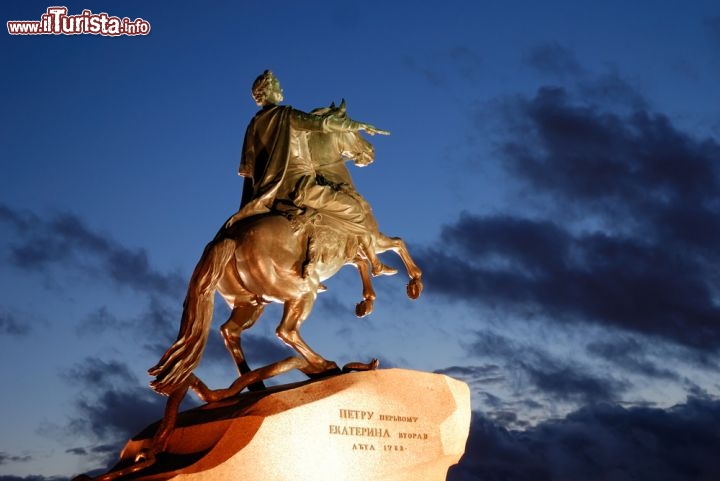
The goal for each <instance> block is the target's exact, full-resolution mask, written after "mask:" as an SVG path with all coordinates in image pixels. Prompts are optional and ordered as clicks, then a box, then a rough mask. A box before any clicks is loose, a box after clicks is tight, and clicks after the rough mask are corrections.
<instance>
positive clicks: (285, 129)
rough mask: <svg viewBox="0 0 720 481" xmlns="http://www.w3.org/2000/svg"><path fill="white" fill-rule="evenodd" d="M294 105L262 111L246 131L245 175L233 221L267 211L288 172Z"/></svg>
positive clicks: (242, 163) (242, 170)
mask: <svg viewBox="0 0 720 481" xmlns="http://www.w3.org/2000/svg"><path fill="white" fill-rule="evenodd" d="M292 111H293V108H292V107H290V106H280V105H274V106H271V107H267V108H264V109H262V110H260V111H259V112H258V113H257V114H255V117H253V119H252V120H251V121H250V125H248V128H247V130H246V131H245V140H244V142H243V150H242V155H241V157H240V169H239V171H238V174H239V175H242V176H243V177H245V182H244V184H243V193H242V199H241V201H240V211H239V212H238V213H237V214H235V215H234V216H233V221H237V220H239V219H242V218H245V217H250V216H251V215H255V214H262V213H265V212H268V211H269V210H270V207H271V206H272V204H273V202H274V201H275V196H276V194H277V191H278V189H279V188H280V185H281V184H282V181H283V179H284V177H285V172H286V171H287V166H288V160H289V157H290V131H291V128H292V127H291V120H290V116H291V114H292Z"/></svg>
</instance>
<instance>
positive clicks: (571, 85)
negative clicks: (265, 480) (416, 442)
mask: <svg viewBox="0 0 720 481" xmlns="http://www.w3.org/2000/svg"><path fill="white" fill-rule="evenodd" d="M387 3H388V4H383V3H380V2H369V3H368V2H364V3H355V4H347V3H345V4H343V3H338V2H313V3H312V4H301V3H297V2H277V3H274V4H272V5H269V4H266V3H261V2H214V4H213V5H211V6H206V5H201V4H200V3H190V2H173V3H170V2H167V3H160V2H140V1H125V2H121V3H118V2H107V1H94V2H92V3H82V2H71V3H64V4H63V5H64V6H66V7H67V8H68V11H69V13H70V14H79V13H80V12H81V11H82V10H83V9H86V8H87V9H91V10H92V11H93V12H94V13H100V12H106V13H108V14H109V15H116V16H119V17H128V18H130V19H136V18H139V17H141V18H143V19H144V20H146V21H148V22H149V23H150V25H151V32H150V34H149V35H147V36H138V37H127V36H123V37H115V38H111V37H102V36H95V35H75V36H65V35H42V36H15V35H10V34H3V35H0V71H1V72H2V75H1V76H0V82H2V83H1V88H0V96H1V97H2V109H0V127H1V129H0V161H1V162H2V175H0V265H1V266H2V269H0V286H1V287H2V295H0V360H1V362H0V379H1V380H2V383H3V387H4V392H6V393H9V395H8V394H6V395H5V396H4V397H3V398H2V399H0V425H2V430H0V481H19V479H22V478H27V479H28V481H29V480H30V479H32V480H33V481H44V480H45V479H46V478H52V477H60V478H66V477H68V476H72V475H74V474H77V473H80V472H86V471H89V470H91V469H95V468H99V467H103V466H105V465H107V463H108V462H110V461H111V460H113V459H114V458H115V457H116V456H117V453H118V450H119V448H120V446H121V445H122V443H123V442H124V440H125V439H127V437H129V436H130V435H132V434H134V433H135V432H136V431H137V430H138V429H139V428H141V427H143V426H144V425H145V424H147V423H148V422H150V421H152V420H154V419H156V418H157V417H159V416H160V413H161V405H162V401H163V400H162V399H160V398H159V396H157V395H155V394H154V393H152V392H151V391H150V390H149V388H147V387H146V384H147V381H148V380H149V378H148V377H147V375H146V369H147V368H148V367H150V366H151V365H153V364H154V363H155V362H156V361H157V358H158V356H159V354H161V353H162V352H163V351H164V349H165V348H166V347H167V346H168V344H169V343H170V342H171V341H172V339H174V337H175V334H176V332H177V326H178V323H179V312H180V308H181V303H182V298H183V295H184V289H185V286H186V283H187V279H188V277H189V275H190V273H191V271H192V269H193V267H194V265H195V262H196V261H197V259H198V258H199V255H200V253H201V252H202V248H203V246H204V245H205V243H206V242H207V241H209V240H210V239H211V237H212V236H213V235H214V233H215V232H216V230H217V228H218V227H219V225H220V224H221V223H222V222H223V221H224V220H225V219H226V218H227V217H228V216H229V215H230V214H232V213H233V212H234V211H235V209H236V208H237V204H238V202H239V198H240V192H241V184H242V182H241V180H240V179H239V178H238V177H237V176H236V171H237V165H238V161H239V152H240V147H241V144H242V137H243V133H244V129H245V127H246V125H247V122H248V121H249V119H250V118H251V117H252V115H253V114H254V112H255V110H256V107H255V105H254V103H253V102H252V99H251V97H250V95H249V89H250V85H251V83H252V81H253V79H254V78H255V77H256V76H257V75H258V74H259V73H261V72H262V71H263V70H264V69H266V68H270V69H272V70H273V71H274V72H275V73H276V74H277V76H278V77H279V79H280V81H281V82H282V84H283V88H284V90H285V99H286V103H287V104H290V105H293V106H294V107H296V108H299V109H302V110H310V109H312V108H315V107H318V106H322V105H327V104H328V103H330V102H331V101H336V102H337V101H339V100H340V99H341V98H345V99H346V100H347V102H348V112H349V114H350V115H351V116H352V117H353V118H355V119H358V120H362V121H366V122H370V123H373V124H375V125H377V126H378V127H380V128H384V129H388V130H390V131H391V132H392V135H391V136H389V137H373V138H372V139H371V140H372V142H373V144H374V145H375V148H376V162H375V163H374V164H373V165H371V166H369V167H367V168H364V169H356V168H354V167H351V168H352V173H353V176H354V179H355V181H356V184H357V187H358V190H359V191H360V192H361V193H362V194H363V195H364V196H365V197H366V198H367V199H368V200H369V201H370V202H371V204H372V205H373V208H374V212H375V214H376V216H377V218H378V221H379V223H380V228H381V230H382V231H384V232H385V233H387V234H389V235H399V236H402V237H403V238H405V240H406V241H407V242H408V244H409V245H410V248H411V249H412V253H413V255H414V256H415V258H416V260H417V261H418V263H419V264H420V266H421V267H422V268H423V270H424V272H425V277H426V292H425V293H424V294H423V297H422V298H421V299H420V300H418V301H415V302H411V301H409V300H407V299H406V298H405V297H404V283H405V279H404V277H403V276H402V275H399V276H396V277H394V278H380V279H377V280H376V281H375V286H376V289H377V290H378V295H379V298H378V301H377V303H376V311H375V313H373V314H372V315H371V316H370V317H369V318H368V319H363V320H358V319H356V318H355V317H354V316H353V306H354V304H355V302H357V301H358V300H359V296H360V283H359V279H358V278H357V274H356V273H355V272H354V271H353V270H351V269H348V270H347V271H342V272H341V274H340V275H339V276H338V277H336V278H334V279H332V280H330V281H328V282H327V284H328V287H329V288H330V289H329V292H327V293H324V294H323V295H322V296H321V297H320V299H319V301H318V304H317V305H316V308H315V310H314V311H313V314H312V315H311V317H310V319H309V320H308V322H307V323H306V324H305V325H304V326H303V335H304V337H305V338H306V339H307V341H308V342H309V343H310V344H311V345H312V346H313V347H314V348H315V349H316V350H318V351H319V352H320V353H322V354H323V355H324V356H326V357H328V358H330V359H335V360H337V361H338V362H339V363H344V362H348V361H351V360H358V359H359V360H364V359H369V358H370V357H379V358H380V359H381V361H382V362H383V364H384V365H385V366H398V367H405V368H410V369H420V370H427V371H438V372H444V373H447V374H449V375H452V376H454V377H457V378H460V379H463V380H465V381H466V382H468V383H469V384H470V386H471V389H472V393H473V409H474V415H473V425H472V429H471V437H470V441H469V444H468V451H467V454H466V456H465V458H464V459H463V461H462V462H461V464H460V466H458V467H457V468H455V469H454V470H453V472H452V474H451V477H450V479H454V480H475V479H481V480H495V479H507V480H525V479H534V480H560V479H562V480H567V479H571V480H585V479H604V480H626V479H659V480H673V481H674V480H688V479H718V478H720V465H718V462H717V460H716V459H715V458H716V453H717V452H718V450H720V434H718V433H720V376H719V375H718V367H719V365H720V300H719V299H720V297H719V288H720V279H719V278H718V276H717V272H718V267H719V266H720V256H719V255H718V254H717V246H718V245H720V242H719V241H720V220H719V219H720V216H719V215H718V214H720V189H719V188H718V187H720V185H719V184H720V172H719V171H718V168H719V165H718V162H720V113H718V108H717V106H718V105H720V87H719V85H720V82H719V81H718V79H720V53H719V52H720V6H718V5H717V2H709V1H708V2H692V3H691V4H687V2H680V1H653V2H650V1H641V2H632V4H631V5H628V2H620V1H607V2H569V1H557V2H544V3H542V4H539V3H538V2H531V1H510V2H503V3H502V5H499V4H490V3H488V2H461V1H446V2H442V3H440V4H436V3H427V4H417V3H414V2H392V3H390V2H387ZM52 5H53V4H45V3H40V2H37V1H24V2H12V3H11V2H5V3H3V4H2V6H0V12H2V19H3V21H4V22H7V21H12V20H39V19H40V17H41V15H42V14H43V13H45V11H46V9H47V8H48V7H50V6H52ZM384 259H386V260H387V261H388V262H396V261H395V259H393V256H392V255H387V256H386V257H384ZM226 315H227V310H226V309H225V308H224V306H219V307H218V308H217V321H216V322H217V325H219V324H220V323H221V322H222V321H223V320H224V319H223V318H224V316H226ZM279 316H280V311H279V310H278V309H276V308H273V309H268V310H267V311H266V313H265V314H264V316H263V318H262V319H261V321H260V322H259V323H258V325H257V327H255V328H254V332H252V331H251V333H249V334H248V336H247V342H246V343H245V345H246V346H247V351H248V356H249V357H250V360H251V361H252V360H255V363H256V364H259V363H261V362H270V361H273V360H276V359H279V358H280V357H281V356H284V355H285V353H286V351H285V350H284V349H285V348H284V347H283V346H282V345H281V344H280V342H279V341H278V340H276V339H275V337H274V334H273V333H274V329H275V326H276V323H277V321H278V320H279ZM200 373H201V376H202V377H203V379H205V380H206V381H207V382H208V383H209V384H211V385H214V386H218V387H219V386H225V385H227V384H229V383H230V382H231V381H232V376H233V369H232V365H231V362H230V359H229V357H228V356H227V354H226V353H224V352H223V348H222V346H221V345H220V342H219V338H217V337H214V338H213V339H211V342H210V344H209V346H208V351H207V352H206V355H205V357H204V360H203V363H202V365H201V367H200Z"/></svg>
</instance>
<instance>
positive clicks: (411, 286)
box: [375, 232, 423, 299]
mask: <svg viewBox="0 0 720 481" xmlns="http://www.w3.org/2000/svg"><path fill="white" fill-rule="evenodd" d="M375 247H376V251H377V252H385V251H388V250H391V251H393V252H395V253H397V255H399V256H400V259H402V261H403V264H405V269H407V273H408V276H409V277H410V282H409V283H408V285H407V295H408V297H409V298H410V299H417V298H418V297H420V293H421V292H422V290H423V283H422V271H421V270H420V268H419V267H418V266H417V264H415V261H414V260H413V258H412V257H410V253H409V252H408V249H407V246H406V245H405V241H403V240H402V239H401V238H400V237H388V236H386V235H385V234H383V233H382V232H378V235H377V237H376V238H375Z"/></svg>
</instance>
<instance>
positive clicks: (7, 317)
mask: <svg viewBox="0 0 720 481" xmlns="http://www.w3.org/2000/svg"><path fill="white" fill-rule="evenodd" d="M30 330H31V328H30V325H28V324H26V323H23V322H20V321H18V320H17V319H16V318H15V316H13V315H12V314H10V313H9V312H6V311H3V310H0V336H15V337H21V336H25V335H27V334H28V333H29V332H30Z"/></svg>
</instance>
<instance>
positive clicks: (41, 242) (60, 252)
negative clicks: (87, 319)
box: [0, 205, 184, 297]
mask: <svg viewBox="0 0 720 481" xmlns="http://www.w3.org/2000/svg"><path fill="white" fill-rule="evenodd" d="M0 223H4V224H6V225H8V226H9V227H10V230H11V232H12V233H13V234H14V235H13V236H12V237H14V238H15V241H14V243H12V244H11V245H10V246H9V249H10V250H9V256H10V257H9V260H10V263H11V264H13V265H14V266H15V267H18V268H20V269H23V270H34V271H43V272H45V271H47V270H48V269H49V268H50V267H51V266H58V265H59V266H62V267H65V268H76V269H80V270H81V271H83V272H84V273H86V274H89V275H91V276H92V277H94V278H101V279H109V280H111V281H112V282H113V283H114V284H115V285H117V286H122V287H128V288H130V289H133V290H136V291H138V292H141V293H144V292H153V293H156V294H158V295H166V296H172V297H177V295H178V293H180V292H182V288H183V286H184V281H183V279H182V278H181V276H180V275H178V274H175V273H173V274H165V273H161V272H159V271H157V270H155V269H154V268H153V267H152V266H151V265H150V262H149V260H148V255H147V252H146V251H145V250H144V249H130V248H127V247H125V246H123V245H121V244H119V243H118V242H116V241H114V240H113V239H111V238H110V237H108V236H104V235H101V234H99V233H97V232H94V231H92V230H91V229H90V228H89V227H88V226H87V225H86V224H85V223H84V222H83V221H82V220H81V219H79V218H78V217H77V216H75V215H73V214H70V213H56V214H52V215H50V216H47V217H39V216H37V215H36V214H34V213H31V212H21V211H18V210H14V209H11V208H10V207H8V206H6V205H0Z"/></svg>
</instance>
